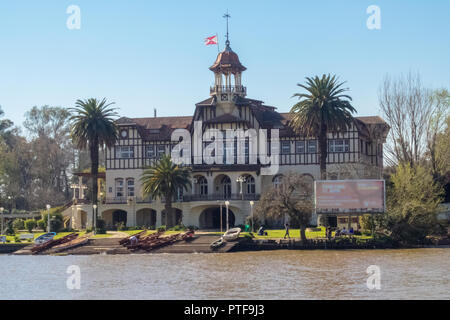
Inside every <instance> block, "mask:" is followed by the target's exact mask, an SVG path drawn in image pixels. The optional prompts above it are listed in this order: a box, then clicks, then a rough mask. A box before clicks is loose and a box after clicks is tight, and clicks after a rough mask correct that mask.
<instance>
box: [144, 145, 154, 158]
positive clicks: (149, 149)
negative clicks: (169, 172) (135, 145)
mask: <svg viewBox="0 0 450 320" xmlns="http://www.w3.org/2000/svg"><path fill="white" fill-rule="evenodd" d="M145 156H146V157H147V158H150V159H151V158H154V157H155V146H154V145H152V144H151V145H147V146H145Z"/></svg>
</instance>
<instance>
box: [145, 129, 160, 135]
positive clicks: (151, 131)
mask: <svg viewBox="0 0 450 320" xmlns="http://www.w3.org/2000/svg"><path fill="white" fill-rule="evenodd" d="M148 132H149V133H151V134H158V133H159V129H150V130H149V131H148Z"/></svg>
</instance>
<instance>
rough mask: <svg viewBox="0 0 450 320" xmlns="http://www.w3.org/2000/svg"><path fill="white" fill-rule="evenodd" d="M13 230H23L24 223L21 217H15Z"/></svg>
mask: <svg viewBox="0 0 450 320" xmlns="http://www.w3.org/2000/svg"><path fill="white" fill-rule="evenodd" d="M13 228H14V230H23V229H24V228H25V224H24V222H23V220H22V219H15V220H14V222H13Z"/></svg>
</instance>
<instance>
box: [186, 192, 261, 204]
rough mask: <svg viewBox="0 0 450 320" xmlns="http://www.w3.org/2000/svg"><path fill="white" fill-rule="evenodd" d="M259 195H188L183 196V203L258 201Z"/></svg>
mask: <svg viewBox="0 0 450 320" xmlns="http://www.w3.org/2000/svg"><path fill="white" fill-rule="evenodd" d="M259 198H260V195H259V194H245V193H244V194H240V193H233V194H230V195H224V194H205V195H203V194H188V195H184V196H183V201H184V202H190V201H217V200H222V201H225V200H244V201H250V200H254V201H257V200H259Z"/></svg>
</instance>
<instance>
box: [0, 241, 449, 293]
mask: <svg viewBox="0 0 450 320" xmlns="http://www.w3.org/2000/svg"><path fill="white" fill-rule="evenodd" d="M0 265H1V266H2V269H3V271H2V273H1V276H0V286H1V288H0V298H1V299H450V248H442V249H434V248H433V249H411V250H348V251H331V250H329V251H326V250H323V251H269V252H239V253H227V254H149V255H115V256H114V255H96V256H10V255H9V256H8V255H1V256H0ZM70 265H78V266H79V267H80V270H81V289H80V290H69V289H67V287H66V280H67V278H68V276H69V275H68V274H67V273H66V269H67V267H68V266H70ZM369 265H378V266H379V267H380V270H381V289H380V290H369V289H368V288H367V285H366V280H367V278H368V276H369V275H368V274H367V273H366V269H367V267H368V266H369Z"/></svg>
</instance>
